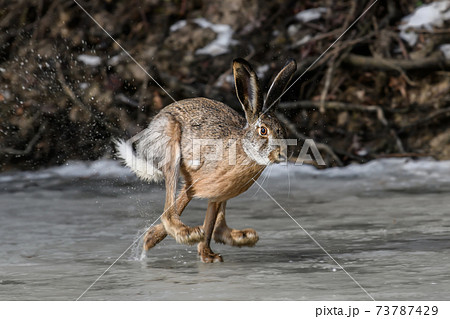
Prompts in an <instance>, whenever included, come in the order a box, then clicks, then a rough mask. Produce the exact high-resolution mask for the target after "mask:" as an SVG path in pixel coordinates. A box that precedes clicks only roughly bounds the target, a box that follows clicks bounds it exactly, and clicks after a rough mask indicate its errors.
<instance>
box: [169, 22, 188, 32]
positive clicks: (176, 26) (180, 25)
mask: <svg viewBox="0 0 450 319" xmlns="http://www.w3.org/2000/svg"><path fill="white" fill-rule="evenodd" d="M186 25H187V21H186V20H180V21H177V22H176V23H174V24H172V25H171V26H170V32H175V31H178V30H180V29H183V28H184V27H185V26H186Z"/></svg>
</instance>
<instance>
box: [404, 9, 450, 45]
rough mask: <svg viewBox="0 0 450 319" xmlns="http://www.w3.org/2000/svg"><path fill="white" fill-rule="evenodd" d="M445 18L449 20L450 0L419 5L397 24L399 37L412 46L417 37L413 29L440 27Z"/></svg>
mask: <svg viewBox="0 0 450 319" xmlns="http://www.w3.org/2000/svg"><path fill="white" fill-rule="evenodd" d="M447 20H450V0H444V1H436V2H433V3H430V4H424V5H421V6H420V7H418V8H417V9H416V10H415V11H414V12H413V13H412V14H410V15H408V16H406V17H404V18H403V19H402V22H403V24H402V25H400V26H399V29H400V38H402V39H403V40H404V41H406V42H407V43H408V44H409V45H410V46H414V45H415V44H416V42H417V39H418V35H417V34H416V33H415V32H414V30H418V29H426V30H430V31H431V30H433V27H437V28H440V27H442V26H443V25H444V22H445V21H447Z"/></svg>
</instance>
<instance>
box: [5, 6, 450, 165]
mask: <svg viewBox="0 0 450 319" xmlns="http://www.w3.org/2000/svg"><path fill="white" fill-rule="evenodd" d="M0 3H1V5H0V30H1V31H0V171H5V170H11V169H37V168H40V167H43V166H50V165H57V164H62V163H65V162H66V161H68V160H72V159H81V160H94V159H98V158H102V157H111V156H113V149H112V146H111V144H112V143H111V139H112V138H114V137H125V138H128V137H130V136H132V135H133V134H135V133H137V132H139V131H140V130H142V129H143V128H144V127H145V126H146V125H147V124H148V123H149V121H150V120H151V118H152V116H154V115H155V114H157V112H158V111H159V110H161V108H163V107H164V106H166V105H168V104H170V103H172V102H173V100H172V98H171V97H173V98H174V99H176V100H180V99H185V98H191V97H197V96H205V97H209V98H213V99H217V100H219V101H222V102H224V103H226V104H228V105H230V106H231V107H233V108H235V109H237V110H239V111H240V106H239V103H238V100H237V98H236V96H235V93H234V88H233V80H232V72H231V62H232V60H233V59H234V58H236V57H243V58H245V59H247V60H249V61H250V63H251V64H252V65H253V66H254V68H255V69H256V70H257V73H258V76H259V78H260V80H261V82H262V84H263V86H264V87H265V88H266V90H267V87H268V85H269V84H270V82H271V80H272V77H273V76H274V75H275V74H276V72H278V71H279V69H280V68H281V67H282V66H283V65H284V63H285V61H286V60H287V59H288V58H290V57H292V58H295V59H296V60H297V62H298V71H297V73H296V74H295V76H294V79H297V78H298V77H299V76H300V75H301V74H303V73H304V72H305V70H306V69H307V68H308V67H309V66H310V65H311V63H313V62H314V61H315V60H316V59H317V58H318V57H319V56H320V55H321V54H322V53H323V52H324V51H325V50H326V49H327V48H328V47H329V46H330V45H331V44H332V43H333V42H334V41H335V40H336V39H337V38H338V37H339V36H340V35H341V34H342V33H343V32H344V30H346V29H347V28H348V27H349V26H350V25H351V24H352V22H353V21H354V20H355V19H356V18H358V17H359V16H360V15H361V14H362V13H363V12H364V11H365V10H366V9H368V8H369V7H370V5H371V4H372V3H373V0H358V1H357V0H337V1H335V0H333V1H331V0H319V1H281V0H275V1H262V0H245V1H244V0H233V1H219V0H213V1H201V0H194V1H188V0H178V1H167V0H146V1H136V0H128V1H112V0H110V1H85V0H77V1H76V2H75V1H73V0H60V1H50V0H33V1H30V0H17V1H5V0H2V1H0ZM81 7H82V8H84V9H85V10H86V11H87V12H88V13H89V14H90V15H91V16H92V18H93V19H95V21H97V22H98V24H100V25H101V26H102V27H103V28H104V29H105V30H106V31H107V32H108V33H109V34H110V35H111V36H112V37H113V38H114V39H115V40H117V42H118V43H119V44H120V45H121V46H123V48H124V49H125V50H127V51H128V52H129V54H130V55H131V56H132V57H133V58H134V59H135V60H136V61H137V62H138V63H139V64H140V65H141V66H142V67H143V68H144V69H145V70H146V71H147V72H148V73H149V74H150V75H151V76H152V77H154V79H155V80H156V81H157V82H158V83H159V84H161V86H162V87H163V88H164V89H165V90H166V91H167V92H165V91H164V90H162V89H161V88H160V87H159V86H158V85H157V84H156V83H155V82H154V81H153V80H152V79H151V78H150V77H149V76H148V75H147V74H146V73H145V72H144V71H143V70H142V69H141V68H140V67H139V66H138V65H137V64H136V63H135V62H134V61H133V60H132V59H131V58H130V57H129V56H128V55H127V54H126V53H125V52H124V51H123V50H122V49H121V48H120V46H119V45H118V44H117V43H116V42H115V41H113V40H112V39H111V37H109V36H108V34H107V33H106V32H105V31H104V30H102V29H101V28H100V27H99V26H98V25H97V24H96V23H95V22H94V21H93V19H91V17H89V16H88V14H87V13H86V12H84V11H83V9H82V8H81ZM449 24H450V1H434V2H433V1H415V0H399V1H388V0H379V1H378V2H377V3H376V4H375V5H374V6H373V7H372V8H370V10H368V11H367V13H366V14H365V15H364V16H363V17H362V18H361V19H360V20H359V21H358V22H357V23H356V24H355V25H354V26H353V27H352V28H351V29H350V30H349V31H348V32H347V33H346V34H345V35H344V36H343V37H342V38H341V39H340V40H339V41H338V42H337V43H336V44H335V45H334V46H333V47H332V48H331V49H330V50H329V51H327V53H326V54H324V55H323V57H322V58H321V59H320V60H319V61H318V62H317V63H316V64H314V65H313V66H312V67H311V68H310V69H309V70H308V71H307V72H306V73H305V74H304V75H303V76H302V77H301V79H300V80H299V81H297V82H296V83H295V85H293V87H292V88H291V89H290V90H289V91H288V92H286V94H285V95H284V96H283V97H282V99H281V104H280V107H279V108H278V115H279V117H280V119H281V120H282V121H283V122H284V123H285V124H286V125H287V127H288V129H289V137H292V138H298V139H300V140H302V139H304V138H313V139H314V140H315V141H316V143H318V145H319V149H320V151H321V153H322V155H323V157H324V159H325V161H326V163H327V165H328V166H342V165H347V164H349V163H364V162H367V161H370V160H372V159H376V158H382V157H404V156H408V157H430V156H431V157H434V158H436V159H450V127H449V124H450V95H449V89H450V72H449V71H450V28H449ZM167 93H169V94H170V96H171V97H170V96H169V95H168V94H167ZM300 147H301V143H300ZM294 151H295V150H294ZM297 151H298V150H297Z"/></svg>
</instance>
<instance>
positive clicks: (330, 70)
mask: <svg viewBox="0 0 450 319" xmlns="http://www.w3.org/2000/svg"><path fill="white" fill-rule="evenodd" d="M335 60H336V55H333V56H332V57H331V59H330V64H329V66H328V69H327V72H326V74H325V84H324V85H323V89H322V93H321V94H320V107H319V111H320V113H322V114H323V113H325V99H326V98H327V95H328V91H329V89H330V83H331V78H332V77H333V72H334V62H335Z"/></svg>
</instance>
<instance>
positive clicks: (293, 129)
mask: <svg viewBox="0 0 450 319" xmlns="http://www.w3.org/2000/svg"><path fill="white" fill-rule="evenodd" d="M276 115H277V118H278V119H279V120H280V121H281V122H282V123H283V124H284V125H286V127H287V129H288V130H289V131H291V132H292V134H294V135H295V136H296V137H297V139H299V140H306V139H308V138H309V137H308V136H306V135H304V134H302V133H300V132H299V131H298V130H297V128H296V127H295V124H294V123H292V122H291V121H289V120H288V118H287V117H286V116H284V115H283V114H281V113H280V112H277V113H276ZM316 146H317V149H318V150H319V151H324V152H325V153H327V154H328V155H330V156H331V157H332V158H333V159H334V161H335V162H336V164H337V165H338V166H344V164H343V163H342V161H341V160H340V159H339V157H338V156H337V155H336V153H335V152H334V151H333V149H332V148H331V147H330V146H328V145H326V144H324V143H316Z"/></svg>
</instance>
